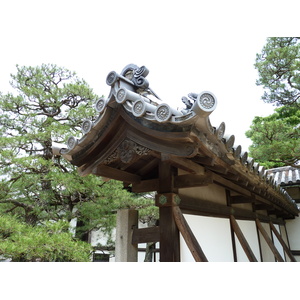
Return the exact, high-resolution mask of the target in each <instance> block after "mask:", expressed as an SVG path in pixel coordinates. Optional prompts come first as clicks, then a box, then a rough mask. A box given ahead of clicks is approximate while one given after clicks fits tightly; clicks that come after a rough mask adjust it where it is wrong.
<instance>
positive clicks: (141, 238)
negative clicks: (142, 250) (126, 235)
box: [132, 226, 160, 245]
mask: <svg viewBox="0 0 300 300" xmlns="http://www.w3.org/2000/svg"><path fill="white" fill-rule="evenodd" d="M159 239H160V233H159V227H158V226H153V227H147V228H134V229H133V233H132V244H133V245H134V244H141V243H155V242H159Z"/></svg>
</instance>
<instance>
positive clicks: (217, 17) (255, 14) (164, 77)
mask: <svg viewBox="0 0 300 300" xmlns="http://www.w3.org/2000/svg"><path fill="white" fill-rule="evenodd" d="M206 2H207V1H205V2H204V3H206ZM208 2H209V3H206V4H205V5H204V4H202V3H203V1H192V0H186V1H177V0H173V1H168V0H165V1H164V0H160V1H157V0H152V1H136V0H134V1H133V0H128V1H122V0H115V1H92V0H85V1H76V0H75V1H68V0H60V1H56V0H53V1H41V0H40V1H36V0H35V1H33V0H28V1H21V0H10V1H2V2H1V4H0V11H1V18H0V30H1V44H2V45H1V50H0V51H1V55H0V67H1V68H0V91H2V92H7V91H8V89H9V88H10V86H9V83H8V82H9V80H10V76H9V75H10V73H15V72H16V68H15V65H16V64H19V65H31V66H35V65H40V64H42V63H54V64H57V65H59V66H63V67H66V68H68V69H70V70H72V71H76V73H77V74H78V75H79V77H82V78H84V79H85V80H86V81H87V82H88V83H89V84H90V86H91V87H92V88H93V89H94V91H95V92H96V93H98V94H99V95H104V96H107V95H108V93H109V89H110V88H109V86H107V85H106V83H105V80H106V76H107V74H108V73H109V72H110V71H113V70H114V71H116V72H121V70H122V69H123V67H124V66H125V65H127V64H129V63H134V64H137V65H139V66H142V65H145V66H146V67H147V68H148V69H149V70H150V73H149V75H148V77H147V79H148V80H149V82H150V87H151V88H152V89H153V90H154V91H155V92H156V93H157V94H158V96H159V97H160V98H161V99H162V101H163V102H166V103H168V104H170V105H171V106H174V107H180V106H182V102H181V97H182V96H186V95H187V94H188V93H190V92H195V93H199V92H201V91H204V90H207V91H211V92H212V93H214V94H215V96H216V97H217V99H218V106H217V108H216V110H215V111H214V112H213V113H212V114H211V117H210V119H211V122H212V125H213V126H215V127H218V126H219V124H220V123H221V122H222V121H224V122H225V124H226V132H225V133H226V134H234V135H235V136H236V143H237V144H240V145H242V148H243V150H247V147H248V146H249V144H250V143H251V141H250V140H248V139H246V138H245V136H244V133H245V131H246V130H248V129H249V126H250V124H251V122H252V120H253V118H254V116H255V115H260V116H264V115H268V114H270V113H272V111H273V109H274V107H273V106H272V105H271V104H265V103H263V101H262V100H260V97H261V95H262V93H263V91H262V88H261V87H257V86H256V84H255V81H256V79H257V77H258V76H257V71H256V70H255V69H254V67H253V64H254V62H255V55H256V53H258V52H260V51H261V49H262V47H263V45H264V44H265V42H266V37H267V36H268V34H269V33H270V35H271V34H272V33H274V32H273V31H272V30H271V31H268V30H266V32H265V31H264V30H262V28H264V25H267V29H268V28H269V26H270V24H269V23H268V19H267V18H266V15H265V13H264V10H263V9H257V6H256V5H255V4H247V5H246V4H245V5H241V4H239V3H241V2H239V1H208ZM254 2H255V1H254ZM275 2H276V1H275ZM275 2H272V3H275ZM259 3H261V1H260V2H259ZM260 6H261V4H260ZM245 12H247V13H246V14H245Z"/></svg>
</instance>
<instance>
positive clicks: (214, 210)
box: [179, 194, 284, 224]
mask: <svg viewBox="0 0 300 300" xmlns="http://www.w3.org/2000/svg"><path fill="white" fill-rule="evenodd" d="M179 197H180V199H181V201H180V204H179V207H180V209H181V210H182V211H183V212H184V213H186V214H192V215H202V216H212V217H230V215H233V216H234V217H235V218H236V219H241V220H253V221H254V220H255V219H259V220H260V221H262V222H265V223H269V222H270V220H271V221H272V222H273V223H276V224H284V222H283V221H282V219H276V218H273V217H271V216H266V215H263V214H259V213H256V212H252V211H251V210H247V209H244V208H239V207H229V206H227V205H223V204H220V203H215V202H212V201H207V200H200V199H198V198H195V197H191V196H186V195H183V194H179Z"/></svg>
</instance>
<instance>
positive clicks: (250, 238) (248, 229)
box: [235, 220, 261, 262]
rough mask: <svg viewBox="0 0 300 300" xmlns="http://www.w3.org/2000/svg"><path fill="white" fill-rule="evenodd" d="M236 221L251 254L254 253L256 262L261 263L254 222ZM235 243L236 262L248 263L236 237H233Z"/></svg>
mask: <svg viewBox="0 0 300 300" xmlns="http://www.w3.org/2000/svg"><path fill="white" fill-rule="evenodd" d="M236 221H237V223H238V225H239V227H240V229H241V231H242V233H243V235H244V237H245V239H246V240H247V242H248V244H249V246H250V248H251V250H252V252H253V253H254V255H255V257H256V259H257V261H261V259H260V253H259V243H258V236H257V230H256V224H255V221H245V220H236ZM235 241H236V252H237V261H238V262H248V261H249V259H248V257H247V255H246V254H245V251H244V249H243V248H242V246H241V244H240V242H239V240H238V238H237V237H236V235H235Z"/></svg>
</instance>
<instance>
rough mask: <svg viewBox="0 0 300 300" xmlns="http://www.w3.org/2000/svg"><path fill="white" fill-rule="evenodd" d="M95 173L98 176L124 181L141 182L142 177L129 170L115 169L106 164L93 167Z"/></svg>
mask: <svg viewBox="0 0 300 300" xmlns="http://www.w3.org/2000/svg"><path fill="white" fill-rule="evenodd" d="M92 174H93V175H97V176H104V177H107V178H111V179H115V180H120V181H123V182H128V183H132V182H140V181H141V177H140V176H138V175H135V174H132V173H129V172H125V171H122V170H118V169H114V168H111V167H108V166H105V165H100V166H98V167H96V168H94V169H93V172H92Z"/></svg>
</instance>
